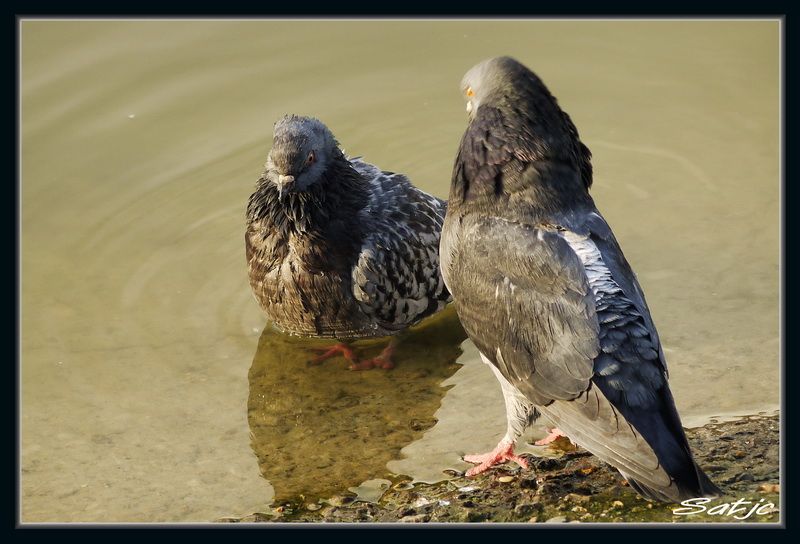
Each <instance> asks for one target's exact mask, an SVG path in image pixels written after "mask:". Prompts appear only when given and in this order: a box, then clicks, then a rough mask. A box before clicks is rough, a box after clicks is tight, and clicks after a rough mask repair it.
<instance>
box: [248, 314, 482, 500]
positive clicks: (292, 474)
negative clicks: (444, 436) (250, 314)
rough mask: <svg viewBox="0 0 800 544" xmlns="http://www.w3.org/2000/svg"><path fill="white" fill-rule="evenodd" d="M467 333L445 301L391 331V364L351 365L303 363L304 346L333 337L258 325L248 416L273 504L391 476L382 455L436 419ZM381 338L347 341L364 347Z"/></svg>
mask: <svg viewBox="0 0 800 544" xmlns="http://www.w3.org/2000/svg"><path fill="white" fill-rule="evenodd" d="M466 337H467V335H466V333H465V332H464V330H463V329H462V328H461V324H460V323H459V321H458V318H457V316H456V313H455V310H454V308H453V307H452V306H451V307H448V308H446V309H445V310H444V311H442V312H441V313H439V314H438V315H436V316H434V317H433V318H431V319H428V320H426V321H425V322H423V323H421V324H420V325H418V326H416V327H414V328H413V329H411V330H410V331H407V333H405V334H403V335H402V336H400V337H399V338H398V340H399V342H398V345H397V350H396V352H395V362H396V365H397V366H396V367H395V368H394V369H392V370H388V371H386V370H369V371H350V370H348V369H347V363H346V362H345V361H344V360H343V359H341V358H336V359H329V360H327V361H325V362H324V363H322V364H321V365H309V364H308V360H309V358H310V357H312V356H313V354H314V352H312V351H311V348H315V347H321V346H326V345H330V344H331V341H330V340H320V339H309V338H297V337H292V336H288V335H285V334H282V333H280V332H278V331H275V330H274V329H272V328H271V327H267V328H265V329H264V332H263V333H262V334H261V338H260V339H259V342H258V349H257V351H256V353H255V356H254V357H253V364H252V366H251V367H250V372H249V383H250V394H249V398H248V403H247V418H248V422H249V425H250V432H251V439H252V442H251V445H252V448H253V451H254V453H255V454H256V457H257V459H258V464H259V468H260V471H261V474H262V475H263V476H264V478H266V479H267V480H269V482H270V483H271V484H272V486H273V488H274V489H275V499H274V500H275V504H278V503H279V502H286V501H294V500H298V499H300V498H302V499H304V500H313V499H317V498H327V497H330V496H331V495H333V494H336V493H342V492H346V490H347V488H348V487H351V486H358V485H359V484H361V483H362V482H364V481H366V480H369V479H373V478H379V477H381V476H388V475H389V471H388V470H387V469H386V464H387V463H388V462H389V461H391V460H393V459H397V458H398V456H399V454H400V450H401V448H403V447H404V446H406V445H407V444H409V443H411V442H413V441H414V440H417V439H419V438H420V437H421V436H422V434H423V433H424V432H425V431H426V430H427V429H429V428H431V427H432V426H433V425H434V424H435V423H436V420H435V419H434V417H433V415H434V413H435V412H436V410H437V409H438V408H439V406H440V404H441V401H442V398H443V397H444V394H445V392H446V390H447V389H446V388H444V387H442V386H441V385H440V384H441V383H442V381H444V380H445V379H446V378H448V377H450V376H451V375H452V374H454V373H455V372H456V370H458V368H460V366H461V365H460V364H458V363H456V359H457V358H458V357H459V356H460V355H461V353H462V350H461V347H460V346H461V343H462V342H463V341H464V340H465V339H466ZM386 342H387V340H386V339H378V340H368V341H367V340H364V341H359V342H356V343H355V344H354V347H355V348H356V350H357V353H358V355H359V357H369V356H373V355H377V353H378V352H379V351H380V350H381V349H382V347H383V346H385V344H386Z"/></svg>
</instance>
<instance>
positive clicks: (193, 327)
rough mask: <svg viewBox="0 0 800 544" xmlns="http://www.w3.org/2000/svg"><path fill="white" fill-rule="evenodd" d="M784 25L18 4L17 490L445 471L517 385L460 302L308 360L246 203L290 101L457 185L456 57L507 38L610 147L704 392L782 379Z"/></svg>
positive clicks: (761, 395)
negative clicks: (285, 323) (379, 353)
mask: <svg viewBox="0 0 800 544" xmlns="http://www.w3.org/2000/svg"><path fill="white" fill-rule="evenodd" d="M778 31H779V29H778V23H777V22H774V21H773V22H768V21H760V22H745V21H728V22H714V21H702V22H691V21H671V22H670V21H659V22H643V21H491V22H486V21H391V22H388V21H249V20H248V21H208V20H205V21H83V22H81V21H31V20H29V21H23V22H22V27H21V89H20V95H21V102H22V112H21V115H22V125H21V126H22V132H21V146H22V179H21V197H22V208H21V220H22V224H21V261H22V276H21V283H22V293H21V296H22V298H21V331H22V332H21V466H22V474H21V490H20V492H21V511H22V520H23V521H28V522H31V521H204V520H213V519H217V518H219V517H223V516H228V515H234V516H235V515H243V514H248V513H250V512H253V511H259V510H263V509H265V508H266V507H267V505H268V504H270V502H271V501H272V500H273V497H275V496H278V497H282V496H288V495H292V494H300V493H302V494H306V495H309V494H310V495H313V494H314V493H321V494H324V493H329V492H330V490H334V489H338V490H339V491H340V492H341V491H344V490H346V489H347V488H348V487H352V486H357V485H359V484H360V483H361V482H363V481H365V480H368V479H374V478H385V477H386V476H387V475H390V474H391V473H401V474H407V475H411V476H414V477H416V478H418V479H422V480H428V481H430V480H435V479H438V478H442V477H444V475H443V474H442V472H441V471H442V470H443V469H446V468H449V467H455V468H461V467H464V466H465V465H464V464H463V463H462V462H460V461H459V459H458V457H459V455H460V454H463V453H464V452H465V451H473V450H475V451H477V450H480V449H481V448H486V447H489V446H492V445H494V443H495V442H496V440H497V439H498V438H499V437H500V435H502V433H503V432H504V426H505V425H504V421H503V406H502V401H501V400H500V399H501V397H500V392H499V387H498V386H497V383H496V380H495V379H494V377H493V376H492V375H491V372H490V371H489V370H488V368H485V367H484V365H482V364H481V363H479V362H478V361H477V358H476V354H475V351H474V348H473V347H472V345H471V344H470V343H469V342H468V341H467V342H464V343H463V344H461V341H462V339H463V332H462V331H461V330H460V328H459V326H458V324H457V321H456V320H455V319H454V318H453V316H452V314H451V315H450V316H443V317H442V318H441V319H440V320H439V321H437V322H435V323H431V324H429V325H428V324H426V326H424V327H422V330H421V331H419V332H418V333H415V334H412V335H410V336H409V337H408V339H407V341H406V343H405V344H404V346H401V347H400V348H399V350H400V351H399V360H400V365H399V366H398V368H397V369H395V370H393V371H390V372H379V371H370V372H366V373H351V372H348V371H346V370H344V368H345V365H344V363H343V362H341V361H339V362H337V361H330V362H328V363H325V364H324V365H323V366H320V367H306V366H305V365H304V361H305V359H304V353H302V350H304V349H305V348H304V347H303V346H301V345H299V344H298V342H297V341H296V340H289V339H285V338H282V337H279V336H277V335H275V334H274V333H272V332H271V331H266V332H264V333H263V334H262V330H263V329H264V324H265V322H264V318H263V316H262V314H261V312H260V310H259V308H258V306H257V305H256V303H255V302H254V300H253V298H252V296H251V294H250V291H249V287H248V284H247V276H246V268H245V260H244V249H243V228H244V226H243V223H244V217H243V216H244V206H245V202H246V199H247V197H248V195H249V194H250V192H251V190H252V187H253V184H254V182H255V179H256V178H257V176H258V175H259V173H260V172H261V168H262V164H263V163H264V160H265V156H266V152H267V150H268V147H269V142H270V139H271V129H272V123H273V122H274V121H275V119H277V117H279V116H280V115H282V114H284V113H289V112H292V113H298V114H306V115H315V116H318V117H319V118H321V119H322V120H323V121H325V122H326V123H327V124H328V125H329V126H330V127H331V129H332V130H333V131H334V133H335V134H336V135H337V137H338V138H339V140H340V142H341V143H342V145H343V146H344V148H345V150H346V151H347V152H349V153H351V154H360V155H363V156H364V157H365V158H366V159H367V160H369V161H371V162H374V163H376V164H378V165H379V166H381V167H382V168H386V169H391V170H394V171H400V172H405V173H407V174H409V175H410V177H411V178H412V180H413V181H414V182H415V183H417V184H418V185H419V186H421V187H422V188H424V189H426V190H428V191H430V192H433V193H434V194H437V195H438V196H446V195H447V192H448V186H449V177H450V171H451V168H452V161H453V158H454V155H455V151H456V148H457V144H458V141H459V138H460V136H461V133H462V131H463V129H464V127H465V123H466V120H465V114H464V111H463V107H464V105H463V102H462V101H461V98H460V96H459V92H458V83H459V81H460V79H461V76H462V75H463V73H464V72H465V71H466V70H467V69H468V68H469V67H470V66H472V65H473V64H474V63H476V62H477V61H479V60H482V59H484V58H486V57H489V56H493V55H497V54H511V55H513V56H516V57H517V58H519V59H520V60H521V61H523V62H525V63H526V64H528V65H529V66H530V67H532V68H533V69H534V70H536V71H537V73H538V74H539V75H540V76H541V77H542V78H543V79H544V81H545V82H546V83H547V84H548V86H549V87H550V89H551V90H552V92H553V93H554V94H555V95H556V96H557V97H558V99H559V102H560V103H561V105H562V106H563V107H564V109H565V110H567V111H568V112H569V113H570V115H571V116H572V118H573V120H574V121H575V123H576V125H577V126H578V128H579V130H580V132H581V135H582V137H583V140H584V141H585V142H586V143H587V145H589V147H590V148H591V149H592V151H593V153H594V161H593V162H594V167H595V172H596V176H595V180H596V181H595V186H594V188H593V194H594V196H595V199H596V201H597V203H598V206H599V208H600V209H601V210H602V211H603V213H604V215H605V216H606V218H607V219H608V220H609V222H610V223H611V225H612V227H613V228H614V230H615V232H616V234H617V237H618V238H619V240H620V242H621V244H622V246H623V248H624V249H625V252H626V255H627V257H628V259H629V261H630V262H631V263H632V264H633V266H634V268H635V270H636V271H637V273H638V275H639V277H640V280H641V283H642V285H643V287H644V289H645V291H646V293H647V297H648V301H649V303H650V306H651V309H652V313H653V316H654V318H655V321H656V324H657V326H658V328H659V332H660V334H661V337H662V339H663V342H664V346H665V351H666V353H667V357H668V360H669V363H670V369H671V380H672V388H673V392H674V394H675V397H676V401H677V403H678V406H679V409H680V411H681V413H682V414H683V417H684V422H685V423H686V424H689V425H691V424H697V423H700V422H702V421H705V420H707V419H708V418H709V417H710V416H713V415H726V414H750V413H755V412H758V411H761V410H774V409H776V408H777V407H778V403H779V389H778V380H779V362H778V352H779V331H778V322H779V321H778V265H779V245H778V244H779V238H778V237H779V215H778V214H779V155H778V149H779V114H780V112H779V94H778V93H779V80H778V76H779V65H778V48H779V35H778ZM426 331H427V332H426ZM431 331H433V332H431ZM373 349H376V348H373ZM462 351H463V354H461V355H460V357H459V353H461V352H462ZM456 357H459V359H458V362H459V363H461V364H454V363H453V361H454V359H455V358H456ZM281 391H285V396H282V395H281ZM535 432H536V431H534V434H535ZM292 454H294V455H292ZM271 460H274V462H273V461H271Z"/></svg>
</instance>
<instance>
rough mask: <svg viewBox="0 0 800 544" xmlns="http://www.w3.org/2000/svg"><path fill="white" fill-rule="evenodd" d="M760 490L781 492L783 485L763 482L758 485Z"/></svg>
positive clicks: (761, 491) (762, 491)
mask: <svg viewBox="0 0 800 544" xmlns="http://www.w3.org/2000/svg"><path fill="white" fill-rule="evenodd" d="M758 491H759V492H760V493H780V492H781V486H779V485H778V484H761V485H760V486H758Z"/></svg>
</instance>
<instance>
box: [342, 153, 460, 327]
mask: <svg viewBox="0 0 800 544" xmlns="http://www.w3.org/2000/svg"><path fill="white" fill-rule="evenodd" d="M351 163H352V165H353V167H354V168H355V169H356V170H358V171H359V172H360V173H361V174H362V175H363V176H364V177H365V178H366V179H368V180H369V183H370V184H371V191H370V195H371V196H370V202H369V203H368V205H367V206H366V208H364V209H363V210H362V212H361V213H362V222H363V224H364V225H365V233H366V236H365V238H364V242H363V245H362V247H361V252H360V254H359V256H358V260H357V262H356V264H355V266H354V267H353V273H352V280H353V295H354V297H355V299H356V300H357V301H358V304H359V306H360V308H361V310H362V311H363V312H364V313H365V314H366V315H367V316H369V317H370V318H371V319H373V320H374V323H375V325H376V326H377V327H380V328H383V329H386V330H388V331H396V330H401V329H404V328H406V327H408V326H409V325H412V324H413V323H416V322H417V321H419V320H420V319H422V318H424V317H426V316H429V315H431V314H433V313H435V312H437V311H439V310H440V309H442V308H443V307H444V306H445V305H446V304H447V302H449V301H450V300H451V299H450V294H449V292H448V291H447V288H446V287H445V285H444V280H443V279H442V276H441V274H440V272H439V237H440V234H441V228H442V223H443V221H444V215H445V211H446V206H447V204H446V202H445V201H443V200H440V199H438V198H436V197H433V196H431V195H429V194H427V193H425V192H424V191H421V190H420V189H417V188H416V187H414V186H413V185H412V184H411V183H410V182H409V180H408V179H407V178H406V177H405V176H403V175H402V174H395V173H392V172H384V171H381V170H380V169H378V168H377V167H375V166H373V165H371V164H369V163H366V162H364V161H362V160H360V159H358V158H355V159H351Z"/></svg>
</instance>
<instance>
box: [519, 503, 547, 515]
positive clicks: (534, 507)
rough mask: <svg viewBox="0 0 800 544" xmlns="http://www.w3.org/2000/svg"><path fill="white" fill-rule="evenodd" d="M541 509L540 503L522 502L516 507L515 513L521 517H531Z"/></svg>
mask: <svg viewBox="0 0 800 544" xmlns="http://www.w3.org/2000/svg"><path fill="white" fill-rule="evenodd" d="M540 509H541V508H540V507H539V505H538V504H534V503H522V504H518V505H516V506H515V507H514V515H515V516H518V517H521V518H524V517H529V516H531V515H532V514H536V513H538V512H539V510H540Z"/></svg>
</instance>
